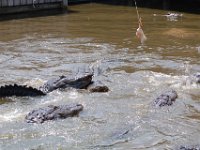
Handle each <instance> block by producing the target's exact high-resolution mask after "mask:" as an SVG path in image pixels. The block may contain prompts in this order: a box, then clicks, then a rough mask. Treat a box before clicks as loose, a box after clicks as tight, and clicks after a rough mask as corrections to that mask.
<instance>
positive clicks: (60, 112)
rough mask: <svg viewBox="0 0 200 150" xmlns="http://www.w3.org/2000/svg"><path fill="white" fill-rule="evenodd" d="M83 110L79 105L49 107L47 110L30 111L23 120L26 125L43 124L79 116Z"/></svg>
mask: <svg viewBox="0 0 200 150" xmlns="http://www.w3.org/2000/svg"><path fill="white" fill-rule="evenodd" d="M82 110H83V105H81V104H70V105H59V106H54V105H50V106H48V107H47V108H39V109H36V110H32V111H31V112H29V113H28V115H26V117H25V120H26V122H27V123H43V122H45V121H47V120H57V119H65V118H67V117H73V116H76V115H78V114H79V112H80V111H82Z"/></svg>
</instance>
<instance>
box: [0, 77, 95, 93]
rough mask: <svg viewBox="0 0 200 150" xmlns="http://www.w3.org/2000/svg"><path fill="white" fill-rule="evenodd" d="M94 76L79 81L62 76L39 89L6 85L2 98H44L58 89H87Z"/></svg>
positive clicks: (0, 90)
mask: <svg viewBox="0 0 200 150" xmlns="http://www.w3.org/2000/svg"><path fill="white" fill-rule="evenodd" d="M92 76H93V74H89V75H86V76H83V77H80V78H78V79H74V78H72V79H69V78H68V77H66V76H60V77H58V78H55V79H51V80H49V81H47V82H46V83H45V84H44V85H43V86H41V87H40V88H39V89H36V88H33V87H28V86H26V85H17V84H14V85H5V86H1V87H0V97H8V96H42V95H46V94H47V93H49V92H52V91H54V90H56V89H64V88H68V87H72V88H76V89H86V88H87V87H88V86H89V85H90V84H92Z"/></svg>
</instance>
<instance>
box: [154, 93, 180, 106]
mask: <svg viewBox="0 0 200 150" xmlns="http://www.w3.org/2000/svg"><path fill="white" fill-rule="evenodd" d="M176 98H178V94H177V92H176V91H174V90H169V91H167V92H164V93H163V94H161V95H160V96H158V97H157V98H156V99H155V101H154V105H155V106H156V107H162V106H170V105H172V104H173V102H174V101H175V100H176Z"/></svg>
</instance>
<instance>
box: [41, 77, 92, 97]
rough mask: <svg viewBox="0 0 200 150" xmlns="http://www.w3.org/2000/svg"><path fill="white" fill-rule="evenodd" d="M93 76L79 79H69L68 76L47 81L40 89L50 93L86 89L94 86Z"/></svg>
mask: <svg viewBox="0 0 200 150" xmlns="http://www.w3.org/2000/svg"><path fill="white" fill-rule="evenodd" d="M92 76H93V74H89V75H86V76H83V77H81V78H78V79H74V78H73V79H69V78H68V77H66V76H60V77H59V78H57V79H51V80H49V81H47V82H46V83H45V84H44V85H43V86H42V87H40V90H41V91H45V92H47V93H48V92H52V91H53V90H56V89H64V88H68V87H72V88H76V89H86V88H87V87H88V86H89V85H90V84H92Z"/></svg>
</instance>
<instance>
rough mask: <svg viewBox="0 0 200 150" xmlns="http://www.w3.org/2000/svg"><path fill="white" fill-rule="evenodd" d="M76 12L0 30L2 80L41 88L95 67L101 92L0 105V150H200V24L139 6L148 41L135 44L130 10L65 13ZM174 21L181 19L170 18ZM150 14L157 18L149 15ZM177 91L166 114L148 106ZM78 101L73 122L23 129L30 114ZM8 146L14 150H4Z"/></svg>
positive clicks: (87, 7)
mask: <svg viewBox="0 0 200 150" xmlns="http://www.w3.org/2000/svg"><path fill="white" fill-rule="evenodd" d="M69 9H70V10H72V11H74V12H76V13H66V14H62V15H51V16H45V17H44V16H43V17H35V18H21V19H13V20H7V21H3V22H0V35H1V36H0V69H1V72H0V81H1V85H4V84H13V83H18V84H27V85H32V86H34V87H39V86H40V85H42V84H43V83H44V82H45V81H46V80H48V79H50V78H52V77H56V76H59V75H73V76H75V77H78V76H81V75H82V74H83V73H84V72H87V71H88V70H90V69H91V68H93V70H94V73H95V76H94V79H95V81H101V82H102V83H103V84H105V85H107V86H108V87H109V88H110V92H108V93H88V92H86V91H81V92H80V91H76V90H69V91H54V92H52V93H49V94H48V95H47V96H43V97H34V98H32V97H30V98H29V97H25V98H20V97H11V98H9V99H8V101H7V99H5V100H4V99H3V100H2V101H1V103H0V104H1V105H0V149H2V150H7V149H9V150H11V149H15V150H16V149H18V150H21V149H174V148H175V147H179V146H180V145H185V144H188V145H193V144H199V143H198V142H199V141H198V139H199V138H200V137H199V132H200V127H199V123H200V120H199V114H200V113H199V111H200V107H199V106H200V105H199V99H200V95H199V85H198V84H195V83H192V82H190V80H189V76H190V75H192V74H193V73H196V72H200V67H199V66H200V59H199V56H200V41H199V39H200V29H199V24H200V19H199V16H198V15H194V14H193V15H192V14H187V13H183V16H182V17H178V18H175V20H174V19H172V20H171V19H169V18H167V17H166V16H163V15H165V14H166V13H167V11H161V10H157V9H144V8H139V10H140V13H141V16H142V17H143V24H144V32H145V34H146V36H147V38H148V40H147V42H146V43H145V44H144V45H141V44H140V43H139V41H138V40H137V39H136V37H135V31H136V29H137V27H138V26H137V16H136V12H135V8H134V7H126V6H112V5H109V6H108V5H103V4H95V3H91V4H84V5H74V6H70V8H69ZM174 13H179V12H174ZM154 14H156V15H154ZM170 88H172V89H175V90H176V91H177V93H178V99H177V100H176V102H175V103H174V104H173V105H172V106H170V107H163V108H160V109H159V108H158V109H156V108H154V107H153V106H152V101H153V100H154V99H155V98H156V97H157V96H158V95H159V94H161V93H162V92H163V91H165V90H168V89H170ZM75 102H77V103H81V104H83V106H84V109H83V111H82V112H81V113H80V115H79V117H75V118H67V119H64V120H57V121H49V122H46V123H44V124H42V125H32V124H27V123H25V122H24V117H25V115H26V114H27V113H28V112H30V111H31V110H32V109H38V108H40V107H46V106H48V105H51V104H52V105H61V104H68V103H75ZM11 143H12V144H11Z"/></svg>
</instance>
